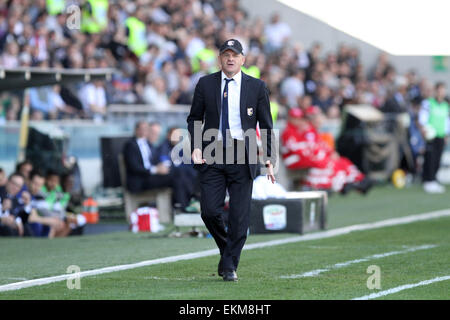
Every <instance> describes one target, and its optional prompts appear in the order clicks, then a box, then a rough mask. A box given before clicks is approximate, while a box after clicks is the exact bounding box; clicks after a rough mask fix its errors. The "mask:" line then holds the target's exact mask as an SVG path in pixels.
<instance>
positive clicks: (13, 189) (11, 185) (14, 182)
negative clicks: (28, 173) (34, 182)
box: [6, 176, 24, 196]
mask: <svg viewBox="0 0 450 320" xmlns="http://www.w3.org/2000/svg"><path fill="white" fill-rule="evenodd" d="M23 183H24V181H23V178H22V177H19V176H13V177H11V178H10V179H9V180H8V183H7V184H6V188H7V190H8V193H9V194H10V195H12V196H15V195H16V194H18V193H19V191H20V190H22V187H23Z"/></svg>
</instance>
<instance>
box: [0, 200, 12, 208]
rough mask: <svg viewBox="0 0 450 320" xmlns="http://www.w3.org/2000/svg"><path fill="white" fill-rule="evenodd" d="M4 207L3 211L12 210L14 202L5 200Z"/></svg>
mask: <svg viewBox="0 0 450 320" xmlns="http://www.w3.org/2000/svg"><path fill="white" fill-rule="evenodd" d="M2 207H3V211H8V210H11V208H12V201H11V199H4V200H3V204H2Z"/></svg>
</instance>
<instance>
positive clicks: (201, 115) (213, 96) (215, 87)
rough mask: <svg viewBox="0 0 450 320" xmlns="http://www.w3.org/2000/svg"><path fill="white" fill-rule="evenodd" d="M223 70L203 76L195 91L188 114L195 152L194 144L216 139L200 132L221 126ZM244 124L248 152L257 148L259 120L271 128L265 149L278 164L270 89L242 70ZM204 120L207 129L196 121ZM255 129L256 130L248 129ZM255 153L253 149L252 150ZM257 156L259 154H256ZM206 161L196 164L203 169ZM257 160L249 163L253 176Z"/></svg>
mask: <svg viewBox="0 0 450 320" xmlns="http://www.w3.org/2000/svg"><path fill="white" fill-rule="evenodd" d="M221 81H222V78H221V71H219V72H216V73H213V74H210V75H207V76H204V77H202V78H200V80H199V81H198V83H197V86H196V88H195V92H194V98H193V101H192V106H191V111H190V113H189V116H188V118H187V123H188V131H189V134H190V138H191V153H192V151H193V150H194V148H199V149H201V150H202V151H203V150H204V149H205V148H206V147H207V146H208V145H209V144H210V143H212V142H213V141H214V140H213V141H202V140H203V139H202V138H201V137H198V136H196V134H197V135H198V134H200V132H201V136H202V137H203V133H204V132H205V131H206V130H209V129H216V130H217V132H218V130H219V123H220V114H221V105H222V101H221V100H222V99H221V97H222V92H221ZM240 114H241V125H242V129H243V131H244V136H245V149H246V153H247V156H250V157H253V155H249V150H256V148H257V147H256V134H248V133H249V132H250V133H251V132H256V131H255V130H256V124H257V122H259V128H260V129H265V130H267V132H268V134H267V135H263V136H262V137H263V138H267V139H263V141H262V142H263V149H264V150H265V156H264V161H266V160H267V159H270V160H271V162H272V163H273V164H275V155H272V154H271V147H272V141H274V135H273V132H272V127H273V124H272V115H271V113H270V102H269V93H268V89H267V87H266V84H265V83H264V81H261V80H259V79H256V78H253V77H251V76H249V75H246V74H245V73H244V72H242V81H241V97H240ZM194 122H196V124H197V125H198V124H200V123H203V130H201V129H200V126H196V125H195V124H194ZM249 129H253V131H247V130H249ZM252 153H253V152H252ZM254 159H255V158H254ZM206 166H207V165H206V164H202V165H197V164H196V165H194V167H195V168H197V169H199V170H203V168H206ZM257 166H258V165H257V164H249V169H250V174H251V177H252V178H253V179H254V178H255V177H256V169H257Z"/></svg>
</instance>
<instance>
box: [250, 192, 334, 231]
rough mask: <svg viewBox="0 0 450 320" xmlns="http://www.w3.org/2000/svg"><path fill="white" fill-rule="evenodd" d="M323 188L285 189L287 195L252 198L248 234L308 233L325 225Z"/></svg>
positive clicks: (325, 197)
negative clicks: (315, 189)
mask: <svg viewBox="0 0 450 320" xmlns="http://www.w3.org/2000/svg"><path fill="white" fill-rule="evenodd" d="M327 202H328V198H327V193H326V192H325V191H305V192H288V193H287V196H286V198H283V199H279V198H269V199H265V200H256V199H252V205H251V212H250V233H251V234H257V233H280V232H289V233H299V234H303V233H307V232H311V231H317V230H324V229H325V228H326V215H327V214H326V209H327Z"/></svg>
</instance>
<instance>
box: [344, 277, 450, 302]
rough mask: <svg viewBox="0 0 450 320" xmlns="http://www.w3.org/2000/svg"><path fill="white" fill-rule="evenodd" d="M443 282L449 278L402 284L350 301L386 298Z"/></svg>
mask: <svg viewBox="0 0 450 320" xmlns="http://www.w3.org/2000/svg"><path fill="white" fill-rule="evenodd" d="M445 280H450V276H443V277H437V278H434V279H430V280H424V281H420V282H418V283H413V284H404V285H402V286H398V287H395V288H391V289H388V290H384V291H380V292H376V293H372V294H369V295H367V296H362V297H359V298H353V299H352V300H369V299H376V298H379V297H383V296H387V295H388V294H393V293H397V292H399V291H403V290H406V289H411V288H415V287H421V286H426V285H429V284H432V283H434V282H440V281H445Z"/></svg>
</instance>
